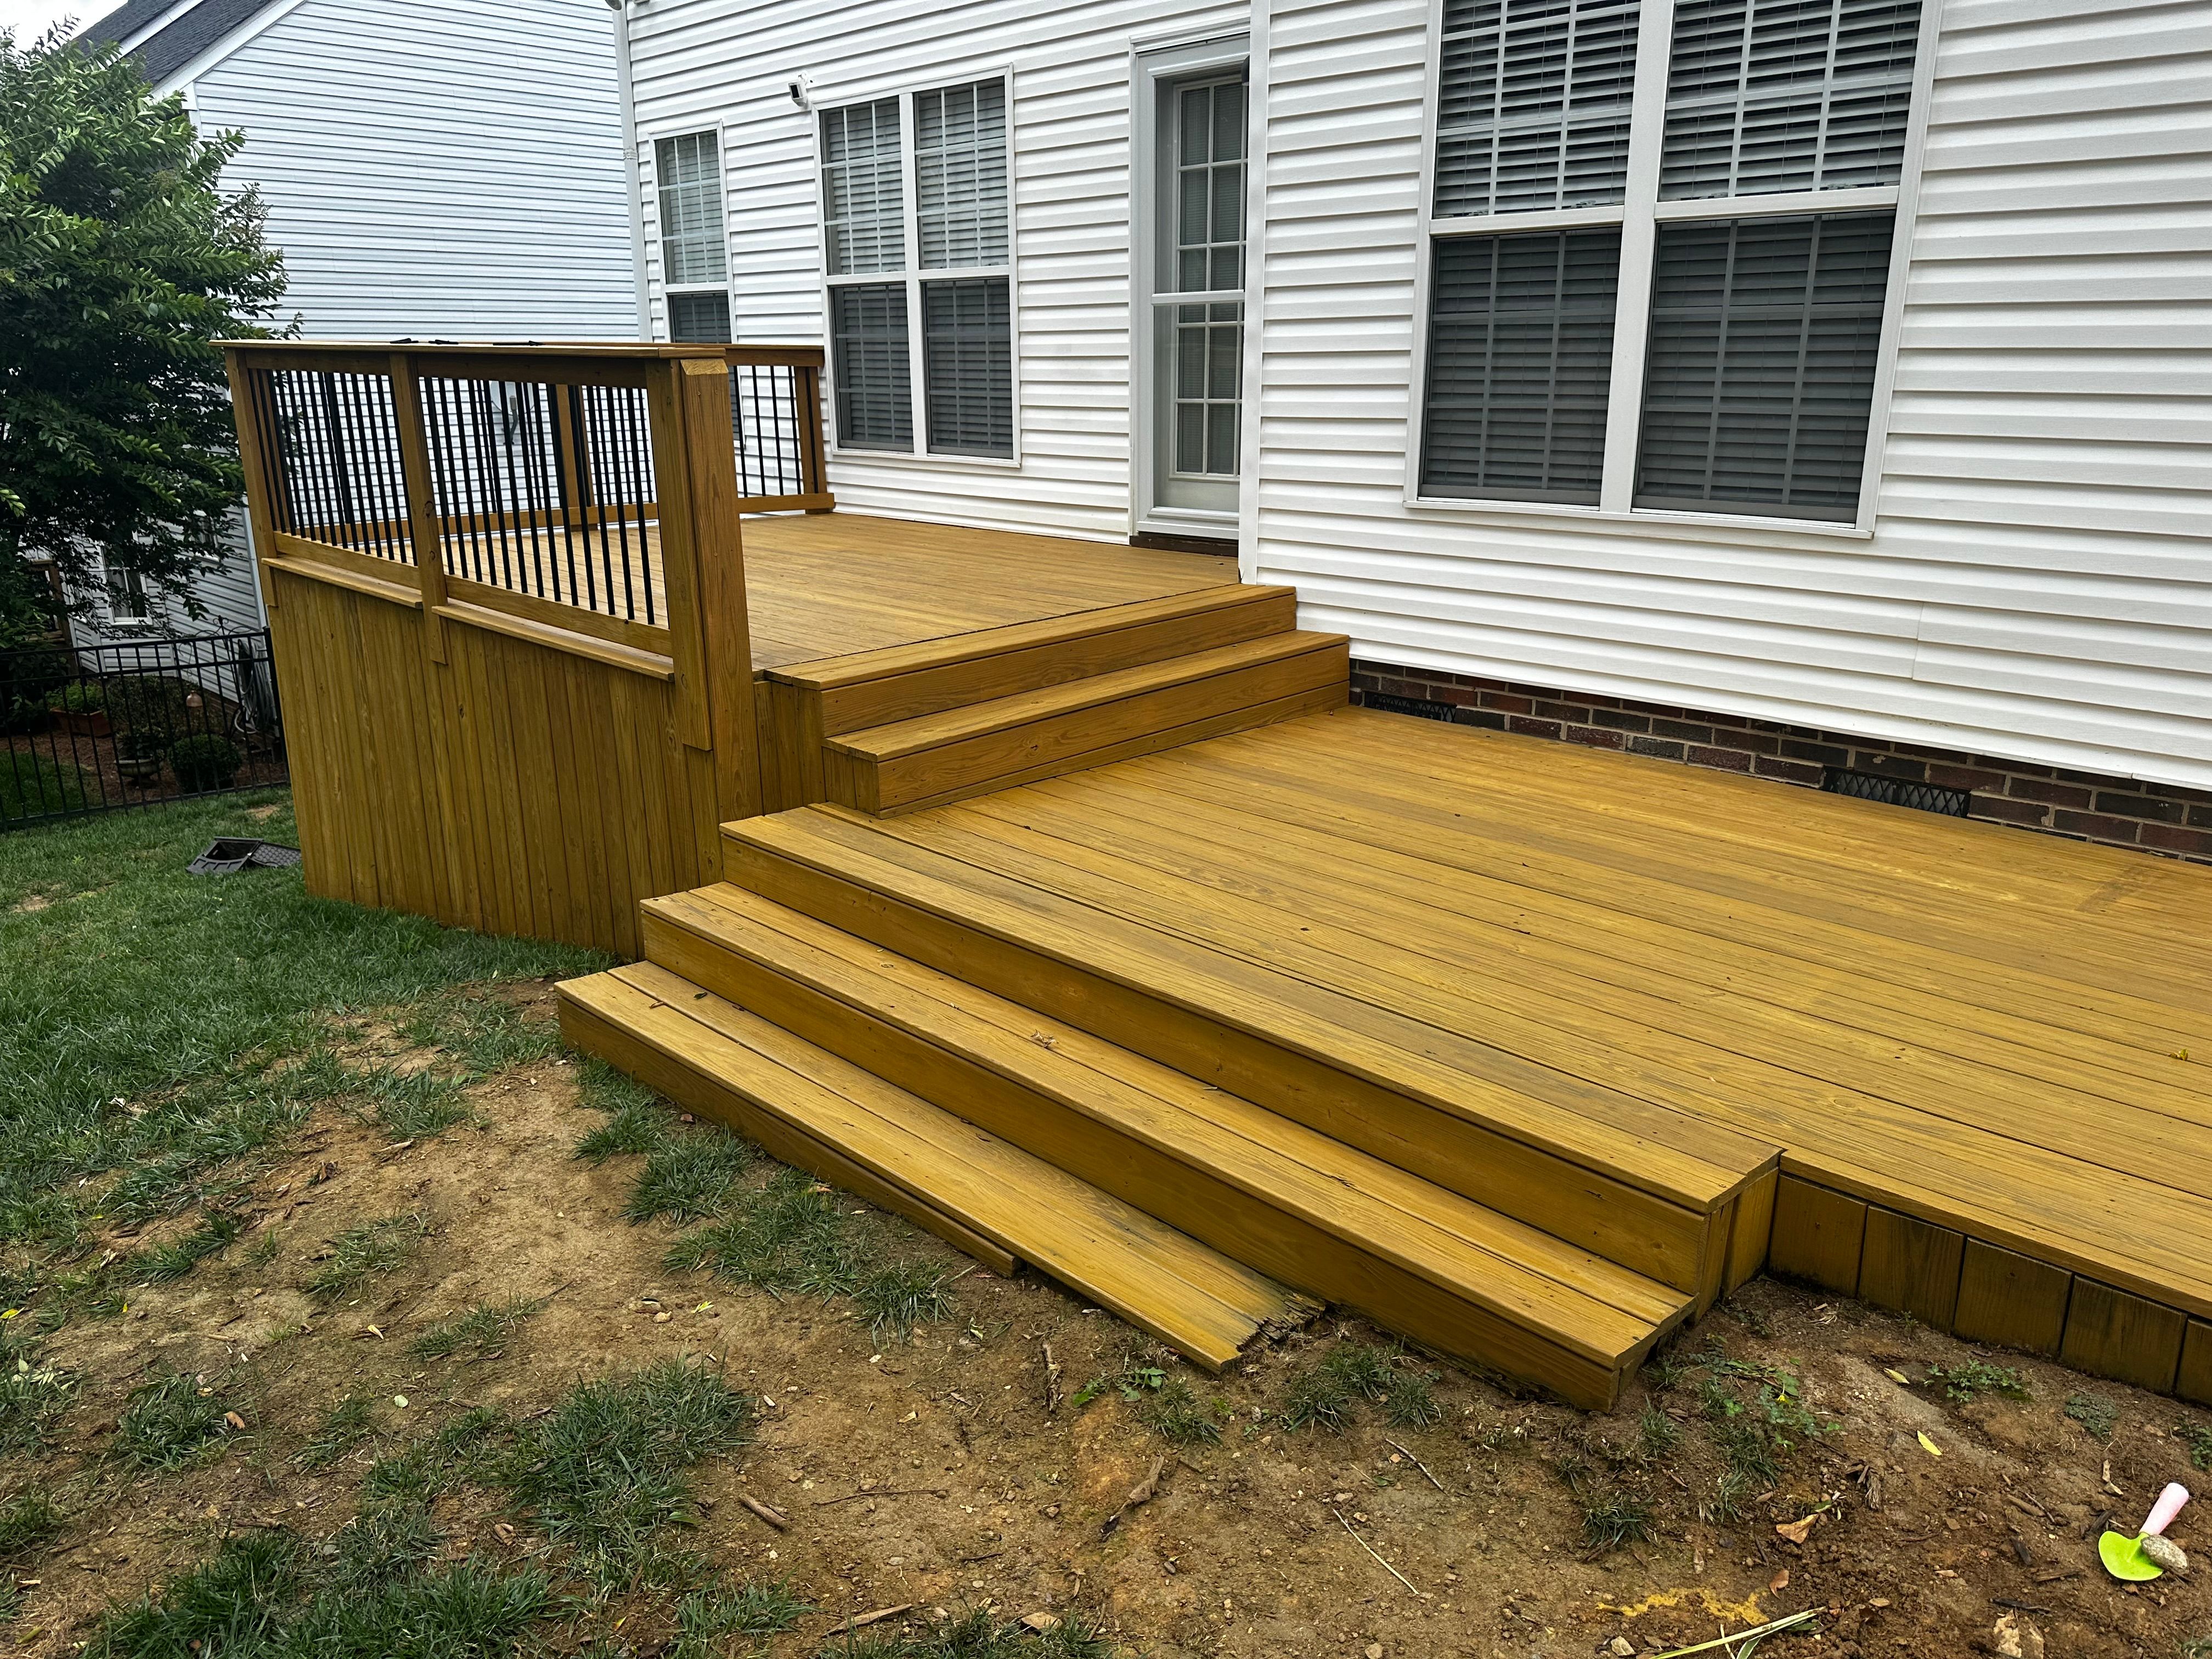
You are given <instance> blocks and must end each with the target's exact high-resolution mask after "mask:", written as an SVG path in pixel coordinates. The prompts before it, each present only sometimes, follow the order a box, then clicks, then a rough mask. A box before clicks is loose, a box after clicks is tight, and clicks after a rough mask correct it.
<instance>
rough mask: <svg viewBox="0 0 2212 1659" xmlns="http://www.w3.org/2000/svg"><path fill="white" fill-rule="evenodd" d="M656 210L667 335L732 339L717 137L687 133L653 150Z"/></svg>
mask: <svg viewBox="0 0 2212 1659" xmlns="http://www.w3.org/2000/svg"><path fill="white" fill-rule="evenodd" d="M653 173H654V176H655V178H656V179H657V180H658V182H659V186H660V189H659V206H660V284H661V289H662V291H663V292H664V293H665V295H666V296H667V300H668V337H669V338H670V339H671V340H676V341H700V342H704V343H712V342H716V341H725V340H727V339H728V338H729V337H730V255H729V247H728V245H727V243H726V241H725V240H723V235H722V156H721V136H720V134H719V133H714V132H686V133H681V134H678V136H677V137H673V138H663V139H661V140H659V142H658V143H655V144H654V145H653Z"/></svg>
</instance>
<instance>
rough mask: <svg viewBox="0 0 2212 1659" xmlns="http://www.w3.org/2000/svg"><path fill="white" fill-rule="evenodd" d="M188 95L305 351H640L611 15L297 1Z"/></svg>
mask: <svg viewBox="0 0 2212 1659" xmlns="http://www.w3.org/2000/svg"><path fill="white" fill-rule="evenodd" d="M188 96H189V97H190V99H191V104H192V108H193V111H194V115H195V118H196V119H197V122H198V123H199V125H201V127H202V128H204V129H216V128H224V127H235V128H237V129H239V130H240V131H243V132H244V133H245V135H246V146H245V148H244V149H241V150H240V152H239V155H238V156H237V158H236V159H235V160H234V161H233V162H232V163H231V165H230V167H229V168H228V171H227V173H226V174H225V182H226V183H227V184H228V185H233V186H237V185H247V184H252V185H258V186H259V187H260V190H261V194H262V198H263V200H264V202H265V203H266V204H267V206H268V210H269V229H268V235H269V240H270V242H271V243H273V244H275V245H276V246H278V247H281V248H283V251H284V263H285V268H286V270H288V271H289V273H290V276H291V289H290V292H289V295H288V297H287V301H286V303H287V305H288V306H289V307H290V308H292V309H295V310H296V311H298V312H299V313H300V315H301V320H302V325H303V332H304V333H305V334H306V335H307V337H310V338H325V339H327V338H361V337H367V338H370V339H390V338H393V337H398V336H401V335H411V336H414V337H427V336H445V337H465V338H478V339H484V338H490V339H527V338H551V339H561V338H567V339H579V338H581V339H634V338H635V337H636V335H637V307H636V301H635V293H636V289H635V281H634V272H635V265H634V262H633V258H632V254H631V238H630V229H629V225H630V218H629V214H630V209H629V195H628V191H627V190H626V188H625V181H624V179H623V171H624V169H623V158H622V118H621V106H620V103H619V100H618V99H617V94H616V88H615V66H614V46H613V33H612V27H611V23H610V21H609V14H608V12H607V10H606V9H605V7H604V6H601V5H599V4H597V3H585V0H484V3H480V4H477V3H466V0H302V3H301V4H299V5H297V6H295V7H293V8H292V9H289V10H288V11H284V12H283V14H282V15H279V16H278V17H277V18H276V21H274V22H272V23H270V24H269V25H268V26H267V27H264V28H262V29H261V30H260V32H259V33H256V34H254V35H252V38H251V39H249V40H246V43H245V44H244V45H242V46H240V47H238V48H237V50H235V51H234V52H231V53H229V54H228V56H227V57H224V58H222V59H221V60H220V61H219V62H217V63H216V64H213V65H211V66H210V67H209V68H207V69H206V70H204V72H203V73H200V74H199V75H198V76H197V78H195V79H194V80H193V81H192V82H191V86H190V91H189V94H188Z"/></svg>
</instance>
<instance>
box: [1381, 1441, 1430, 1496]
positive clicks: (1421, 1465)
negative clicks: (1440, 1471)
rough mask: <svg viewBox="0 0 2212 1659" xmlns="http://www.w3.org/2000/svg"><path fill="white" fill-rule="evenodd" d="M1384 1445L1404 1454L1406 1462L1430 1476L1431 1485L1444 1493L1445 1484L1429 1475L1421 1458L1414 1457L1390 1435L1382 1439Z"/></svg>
mask: <svg viewBox="0 0 2212 1659" xmlns="http://www.w3.org/2000/svg"><path fill="white" fill-rule="evenodd" d="M1383 1444H1384V1445H1386V1446H1388V1447H1389V1448H1390V1449H1391V1450H1393V1451H1395V1452H1398V1453H1401V1454H1402V1455H1404V1457H1405V1459H1406V1461H1407V1462H1409V1463H1411V1464H1412V1465H1413V1467H1414V1468H1417V1469H1419V1471H1420V1472H1421V1473H1422V1474H1428V1475H1429V1484H1430V1485H1431V1486H1434V1487H1435V1488H1436V1489H1437V1491H1438V1492H1442V1491H1443V1489H1444V1483H1443V1481H1441V1480H1437V1478H1436V1476H1434V1475H1433V1474H1429V1466H1428V1465H1427V1464H1426V1463H1424V1462H1421V1460H1420V1459H1419V1458H1418V1457H1416V1456H1414V1455H1413V1453H1411V1452H1409V1451H1407V1449H1405V1448H1404V1447H1403V1446H1401V1445H1400V1444H1399V1443H1397V1442H1396V1441H1395V1440H1393V1439H1392V1438H1391V1437H1389V1435H1387V1434H1386V1435H1384V1436H1383Z"/></svg>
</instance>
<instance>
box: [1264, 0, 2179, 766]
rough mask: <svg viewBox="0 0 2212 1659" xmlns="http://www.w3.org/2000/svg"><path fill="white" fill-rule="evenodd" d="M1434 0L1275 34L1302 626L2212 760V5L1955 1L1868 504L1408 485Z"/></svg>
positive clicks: (1874, 714)
mask: <svg viewBox="0 0 2212 1659" xmlns="http://www.w3.org/2000/svg"><path fill="white" fill-rule="evenodd" d="M1430 18H1431V9H1430V7H1429V5H1428V4H1427V3H1425V0H1313V3H1299V4H1293V5H1282V6H1278V7H1277V8H1276V9H1274V11H1273V17H1272V21H1271V23H1270V25H1269V28H1268V31H1267V40H1268V53H1267V70H1266V81H1267V87H1268V116H1267V134H1266V139H1267V143H1266V149H1265V156H1266V168H1267V172H1266V177H1265V181H1264V184H1265V191H1266V202H1267V216H1266V222H1267V242H1266V255H1265V261H1264V264H1263V266H1262V267H1261V270H1260V271H1258V272H1257V273H1255V275H1257V276H1259V277H1260V279H1261V292H1260V294H1259V295H1258V296H1257V302H1258V305H1259V306H1260V307H1263V310H1262V313H1261V314H1263V315H1264V317H1265V319H1266V324H1265V326H1266V339H1265V344H1264V351H1265V362H1266V373H1265V374H1264V376H1263V377H1262V382H1261V394H1260V395H1261V410H1260V413H1259V428H1258V429H1259V432H1260V435H1261V453H1260V455H1259V457H1258V465H1259V484H1258V506H1257V536H1258V547H1257V550H1256V561H1255V565H1256V569H1255V574H1256V575H1257V576H1258V578H1259V579H1260V580H1268V581H1282V582H1295V583H1296V584H1297V586H1298V589H1299V593H1300V598H1301V600H1302V602H1303V603H1302V609H1301V617H1302V620H1303V622H1304V625H1306V626H1308V627H1313V628H1327V629H1340V630H1342V631H1344V632H1346V633H1349V634H1350V635H1352V639H1353V653H1354V655H1355V656H1358V657H1362V658H1366V659H1376V660H1381V661H1386V662H1401V663H1408V664H1414V665H1423V666H1427V667H1431V668H1440V669H1445V670H1451V671H1462V672H1466V673H1470V674H1478V675H1484V676H1489V677H1494V678H1501V679H1506V680H1511V681H1516V682H1520V683H1523V684H1532V685H1543V686H1559V687H1562V688H1566V689H1572V690H1583V691H1589V692H1596V693H1601V694H1607V695H1612V696H1622V697H1630V698H1635V699H1638V700H1641V701H1644V702H1655V703H1663V704H1668V705H1672V706H1675V707H1684V706H1687V707H1691V708H1712V709H1717V710H1724V711H1728V712H1731V713H1735V714H1743V715H1748V716H1751V717H1753V718H1758V719H1763V720H1773V721H1776V722H1778V723H1781V724H1786V725H1792V726H1809V727H1818V728H1824V729H1827V730H1833V731H1844V732H1864V733H1867V734H1868V735H1869V736H1874V737H1879V738H1889V739H1892V740H1895V741H1900V742H1907V743H1923V744H1930V745H1934V746H1939V747H1942V748H1946V749H1959V750H1967V751H1969V752H1975V753H1983V754H1990V755H1994V756H2001V757H2009V758H2015V759H2020V760H2025V761H2029V762H2037V763H2043V764H2046V765H2052V766H2061V767H2074V768H2079V769H2082V770H2085V771H2093V772H2106V773H2116V774H2120V775H2130V776H2138V777H2143V778H2148V779H2153V780H2158V781H2166V782H2172V783H2176V784H2185V785H2192V786H2194V787H2200V788H2201V787H2212V562H2208V559H2207V556H2206V554H2205V551H2204V550H2205V547H2206V546H2207V545H2208V544H2212V466H2208V465H2207V450H2206V446H2207V445H2208V443H2212V422H2208V420H2207V418H2206V416H2205V415H2204V412H2203V411H2204V410H2205V408H2206V407H2207V404H2206V402H2205V399H2206V398H2207V397H2208V395H2212V347H2208V346H2207V344H2206V342H2207V341H2212V237H2208V234H2207V231H2206V224H2207V221H2206V218H2205V214H2204V207H2203V204H2204V201H2205V187H2204V183H2203V180H2204V179H2205V177H2206V176H2207V172H2208V168H2212V140H2208V137H2207V129H2206V127H2205V125H2204V123H2203V118H2202V104H2201V96H2202V88H2203V87H2204V86H2205V85H2206V84H2208V82H2212V7H2208V6H2207V5H2206V4H2205V3H2203V0H2185V3H2176V4H2164V5H2155V4H2154V5H2135V6H2130V7H2127V8H2125V9H2122V10H2120V11H2113V10H2112V9H2106V8H2102V7H2096V6H2093V5H2091V4H2089V3H2088V0H1947V3H1945V4H1944V5H1943V7H1942V17H1941V23H1942V34H1941V39H1940V45H1939V46H1938V48H1937V50H1936V52H1935V53H1934V54H1933V56H1932V58H1930V60H1929V64H1928V65H1927V66H1926V70H1924V71H1923V72H1932V75H1933V77H1934V85H1933V91H1932V97H1931V99H1930V101H1929V104H1928V106H1927V109H1928V114H1927V121H1928V126H1927V136H1926V139H1925V147H1924V152H1923V156H1922V159H1921V163H1920V167H1919V180H1918V186H1917V189H1918V197H1917V215H1916V216H1914V218H1913V220H1912V222H1911V224H1910V227H1909V232H1901V233H1900V234H1901V235H1904V236H1905V240H1906V247H1907V252H1908V253H1909V263H1908V264H1907V265H1906V268H1905V270H1906V275H1905V281H1904V283H1903V285H1902V292H1901V299H1902V312H1901V319H1900V322H1899V330H1898V342H1899V343H1898V349H1897V355H1896V358H1895V363H1894V371H1893V372H1894V387H1893V391H1892V392H1891V393H1890V398H1889V412H1888V415H1887V419H1886V421H1885V422H1884V426H1885V427H1886V435H1885V436H1884V438H1883V440H1882V441H1881V445H1880V447H1879V450H1878V453H1877V458H1876V460H1877V465H1876V467H1875V475H1876V477H1877V478H1878V480H1879V488H1878V491H1877V492H1876V493H1875V496H1874V498H1873V499H1872V501H1870V502H1869V507H1871V508H1872V509H1873V513H1874V516H1873V519H1872V526H1871V532H1870V533H1869V532H1854V531H1852V530H1850V529H1848V528H1839V529H1837V530H1835V531H1831V532H1817V531H1813V530H1804V531H1791V530H1786V529H1781V528H1777V527H1774V526H1770V525H1768V524H1765V523H1763V522H1762V523H1758V524H1753V523H1749V522H1724V523H1710V522H1707V523H1700V522H1698V521H1696V520H1694V519H1692V518H1690V517H1688V516H1686V515H1682V516H1674V517H1668V518H1666V519H1661V520H1655V521H1642V520H1635V521H1632V520H1613V519H1607V518H1602V517H1594V516H1584V515H1581V514H1577V513H1575V512H1574V510H1572V509H1568V508H1557V507H1534V506H1532V507H1520V508H1513V507H1499V508H1497V509H1493V510H1486V511H1482V512H1467V511H1434V510H1430V509H1426V508H1424V507H1418V506H1412V505H1409V504H1408V503H1407V501H1405V499H1404V495H1403V489H1402V484H1401V477H1402V465H1403V463H1402V461H1401V457H1403V456H1404V455H1405V454H1406V453H1407V448H1408V445H1409V443H1410V442H1413V441H1415V439H1416V429H1415V428H1413V426H1412V425H1411V424H1410V422H1409V416H1410V415H1411V414H1412V412H1413V410H1415V409H1416V408H1417V406H1418V401H1419V400H1418V397H1417V396H1416V393H1415V388H1414V386H1413V379H1412V374H1413V357H1414V345H1415V340H1416V335H1417V330H1418V328H1419V312H1418V311H1417V308H1416V304H1415V281H1414V274H1415V272H1416V270H1417V269H1418V264H1419V258H1420V257H1421V255H1422V252H1423V240H1424V239H1423V237H1422V234H1421V228H1422V221H1423V212H1422V210H1423V208H1424V205H1425V204H1424V202H1423V199H1422V197H1423V192H1424V191H1425V187H1426V184H1427V170H1426V167H1425V162H1424V156H1423V146H1424V138H1425V126H1426V121H1427V112H1426V110H1425V106H1424V101H1425V99H1426V98H1427V97H1428V96H1429V94H1430V91H1431V87H1430V83H1429V82H1428V79H1427V70H1426V62H1427V58H1428V54H1429V52H1430V46H1431V43H1430V39H1429V34H1428V30H1429V27H1430ZM1878 392H1879V388H1878Z"/></svg>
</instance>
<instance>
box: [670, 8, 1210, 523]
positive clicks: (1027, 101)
mask: <svg viewBox="0 0 2212 1659" xmlns="http://www.w3.org/2000/svg"><path fill="white" fill-rule="evenodd" d="M1247 17H1248V9H1247V7H1246V6H1245V5H1244V4H1243V3H1241V0H1231V3H1211V4H1207V3H1191V0H1165V3H1158V4H1155V3H1139V0H1093V3H1075V4H1066V3H1059V0H1051V3H1046V4H1042V5H1036V6H1030V7H1026V8H1018V7H999V8H994V9H988V10H983V11H961V12H951V13H947V12H944V11H930V10H927V9H916V8H915V7H913V6H910V5H903V4H899V3H896V0H837V3H836V4H833V5H800V4H798V3H796V0H771V3H757V0H655V3H654V4H653V6H651V7H648V8H634V9H633V17H632V21H631V40H632V63H633V66H634V72H635V86H636V90H637V101H638V111H639V118H640V124H641V130H642V131H645V132H646V133H647V134H648V135H655V136H658V135H661V134H670V133H676V132H681V131H695V130H697V129H699V128H701V127H703V126H706V125H711V124H715V123H719V124H720V126H721V129H722V133H723V141H724V149H723V167H724V173H725V180H726V187H727V197H726V200H727V207H726V217H727V221H728V223H729V226H730V228H731V242H730V248H731V284H732V305H733V307H734V310H735V313H736V321H737V325H738V331H739V332H740V333H741V334H742V335H743V336H744V337H745V338H747V339H753V340H788V341H808V342H826V339H827V328H828V317H827V308H828V301H827V296H826V293H825V289H824V286H823V274H824V272H823V234H822V226H821V222H820V219H819V211H820V210H819V203H820V199H821V184H820V181H819V180H818V179H817V174H816V171H815V168H816V161H817V144H818V139H817V122H818V119H819V116H820V112H822V111H823V110H829V109H841V108H848V107H850V106H854V105H855V104H864V103H870V102H874V101H878V100H890V99H895V98H896V97H899V96H901V95H903V94H908V93H910V92H913V91H915V90H926V89H928V88H948V87H956V86H961V85H969V84H973V83H975V82H979V81H984V80H988V79H991V78H994V77H995V76H1001V75H1003V74H1005V73H1006V71H1008V70H1011V71H1012V73H1011V76H1010V84H1009V87H1008V104H1007V111H1006V135H1007V160H1006V170H1007V237H1008V249H1009V255H1010V257H1011V258H1013V259H1014V260H1015V261H1016V262H1017V263H1016V266H1015V270H1014V277H1013V281H1012V283H1010V284H1009V289H1008V304H1009V317H1008V323H1009V327H1010V329H1011V330H1012V334H1013V336H1014V337H1018V340H1019V342H1020V353H1021V355H1020V360H1019V361H1018V362H1016V363H1014V364H1012V370H1013V388H1012V389H1013V410H1012V412H1013V416H1014V420H1015V424H1016V428H1017V435H1018V446H1019V447H1018V465H1017V464H1011V463H1009V462H1006V461H1004V460H998V459H989V460H976V459H971V458H967V457H960V456H953V457H948V458H947V459H944V460H942V461H933V460H931V459H927V458H924V457H921V456H918V455H910V454H897V453H893V454H890V455H884V454H881V453H876V452H869V451H861V450H856V449H851V448H845V447H840V450H839V453H837V454H836V455H835V456H833V458H832V459H831V464H830V483H831V486H832V488H834V489H836V493H837V502H838V507H839V509H840V510H841V511H853V512H878V513H898V514H901V515H904V516H908V517H914V518H921V519H928V520H939V521H944V522H951V523H974V524H983V525H988V526H999V527H1002V528H1006V529H1014V530H1036V531H1044V532H1054V533H1059V534H1071V535H1077V536H1094V537H1098V538H1107V539H1114V540H1121V539H1125V538H1127V536H1128V534H1129V532H1130V528H1131V503H1130V495H1129V488H1130V486H1129V459H1128V444H1129V383H1130V368H1129V318H1130V297H1129V296H1130V266H1129V261H1130V241H1131V238H1130V226H1129V206H1128V183H1129V181H1128V166H1129V151H1130V142H1129V130H1128V121H1129V74H1130V57H1131V50H1132V47H1133V46H1135V45H1139V44H1145V43H1152V42H1164V41H1174V40H1208V39H1214V38H1218V37H1221V36H1225V35H1234V34H1237V33H1242V32H1243V29H1244V27H1245V25H1246V21H1247ZM801 76H805V78H806V80H807V82H810V83H811V88H810V102H811V108H801V107H800V106H799V105H798V104H797V103H796V102H794V100H793V97H792V95H791V91H790V88H791V83H792V82H793V81H795V80H799V78H800V77H801ZM651 207H652V204H651V201H650V198H649V197H648V198H647V208H648V210H650V209H651ZM647 250H648V256H649V258H651V259H652V260H653V267H654V269H653V283H654V290H655V304H656V307H659V306H660V305H662V304H663V303H664V302H663V301H662V300H661V298H660V295H661V293H662V291H663V290H662V289H661V285H660V283H659V270H658V266H659V258H658V254H657V252H655V251H654V249H653V238H652V237H650V236H649V237H648V239H647ZM902 257H903V255H902ZM975 269H977V268H976V267H957V266H947V267H945V270H946V271H947V274H948V276H950V275H954V274H957V275H961V276H965V275H967V274H969V272H970V271H972V270H975ZM922 325H923V319H922V318H921V317H920V316H919V315H917V316H916V317H915V318H914V319H912V326H913V328H914V330H915V332H916V335H917V336H918V335H919V332H920V331H921V327H922ZM921 369H922V370H924V371H926V365H922V366H921ZM913 372H915V371H913V370H910V374H912V373H913ZM910 390H911V388H910ZM830 395H831V400H832V401H833V402H834V401H835V397H836V392H835V388H834V386H832V388H831V394H830ZM916 442H917V445H918V444H919V440H917V441H916Z"/></svg>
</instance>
